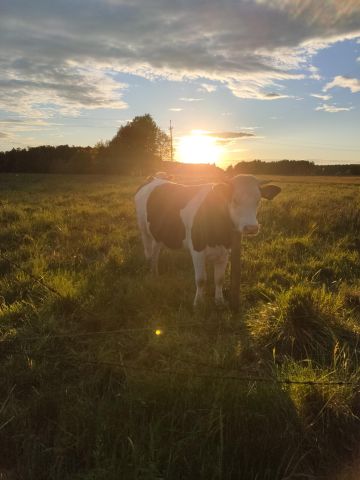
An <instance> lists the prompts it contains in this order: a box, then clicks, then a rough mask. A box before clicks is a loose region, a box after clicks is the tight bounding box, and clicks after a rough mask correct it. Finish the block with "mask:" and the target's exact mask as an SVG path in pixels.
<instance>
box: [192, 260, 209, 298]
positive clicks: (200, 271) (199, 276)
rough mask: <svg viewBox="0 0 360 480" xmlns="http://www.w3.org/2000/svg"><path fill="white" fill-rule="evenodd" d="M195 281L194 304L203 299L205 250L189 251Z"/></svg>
mask: <svg viewBox="0 0 360 480" xmlns="http://www.w3.org/2000/svg"><path fill="white" fill-rule="evenodd" d="M191 256H192V260H193V264H194V270H195V282H196V295H195V299H194V306H197V305H199V304H200V303H201V302H203V301H204V297H205V285H206V256H205V252H195V251H193V252H191Z"/></svg>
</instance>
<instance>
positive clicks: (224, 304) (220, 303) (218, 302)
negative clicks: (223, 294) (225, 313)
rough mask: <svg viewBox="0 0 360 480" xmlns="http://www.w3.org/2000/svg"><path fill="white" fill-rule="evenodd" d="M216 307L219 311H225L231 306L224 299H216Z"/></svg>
mask: <svg viewBox="0 0 360 480" xmlns="http://www.w3.org/2000/svg"><path fill="white" fill-rule="evenodd" d="M215 306H216V308H217V309H218V310H225V309H227V308H229V305H228V304H227V302H225V300H224V299H223V298H216V299H215Z"/></svg>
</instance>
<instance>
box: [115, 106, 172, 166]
mask: <svg viewBox="0 0 360 480" xmlns="http://www.w3.org/2000/svg"><path fill="white" fill-rule="evenodd" d="M168 145H170V140H169V137H168V135H166V134H165V133H164V132H163V131H162V130H160V128H159V127H158V126H157V125H156V123H155V121H154V120H153V118H152V117H151V115H149V114H146V115H143V116H139V117H135V118H134V119H133V120H132V121H131V122H128V123H127V124H126V125H124V126H122V127H120V128H119V130H118V132H117V134H116V135H115V137H114V138H113V139H112V140H111V141H110V143H109V146H108V162H109V163H108V168H109V170H110V171H112V172H116V173H135V174H144V173H148V172H151V171H153V170H154V169H156V168H158V167H159V165H160V162H161V160H165V159H166V158H164V157H166V156H167V155H168V150H169V146H168Z"/></svg>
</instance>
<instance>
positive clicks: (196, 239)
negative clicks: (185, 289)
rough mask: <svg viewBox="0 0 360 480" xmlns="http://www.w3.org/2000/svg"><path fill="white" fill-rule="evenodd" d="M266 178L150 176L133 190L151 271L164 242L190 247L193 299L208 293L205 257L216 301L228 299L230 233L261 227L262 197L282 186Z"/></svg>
mask: <svg viewBox="0 0 360 480" xmlns="http://www.w3.org/2000/svg"><path fill="white" fill-rule="evenodd" d="M267 183H268V182H266V181H260V180H258V179H257V178H255V177H253V176H252V175H237V176H235V177H233V178H232V179H230V180H229V181H226V182H221V183H206V184H201V185H183V184H179V183H175V182H173V181H172V179H171V178H170V177H169V176H168V175H167V174H166V173H164V172H159V173H158V174H156V175H155V176H153V177H148V179H147V181H146V182H145V183H144V184H143V185H141V186H140V187H139V188H138V190H137V192H136V194H135V206H136V213H137V221H138V225H139V229H140V232H141V237H142V241H143V245H144V252H145V257H146V259H147V260H148V261H149V262H150V265H151V270H152V272H153V273H154V274H156V275H157V274H158V261H159V254H160V251H161V249H162V247H163V246H166V247H168V248H171V249H179V248H182V247H186V248H187V249H188V250H189V251H190V253H191V256H192V261H193V265H194V270H195V282H196V294H195V299H194V305H195V306H197V305H199V304H200V303H201V302H202V301H203V299H204V294H205V284H206V260H207V259H209V260H210V261H212V262H213V264H214V281H215V303H216V304H218V305H222V304H224V296H223V282H224V276H225V270H226V266H227V263H228V258H229V250H230V247H231V241H232V240H231V239H232V233H233V232H234V230H235V231H237V232H241V233H242V234H245V235H256V234H257V233H258V232H259V228H260V226H259V224H258V221H257V218H256V212H257V208H258V205H259V202H260V199H261V198H266V199H268V200H272V199H273V198H274V197H275V196H276V195H277V194H278V193H279V192H280V191H281V189H280V188H279V187H277V186H275V185H268V184H267Z"/></svg>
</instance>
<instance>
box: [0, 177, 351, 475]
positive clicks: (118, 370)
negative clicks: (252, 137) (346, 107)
mask: <svg viewBox="0 0 360 480" xmlns="http://www.w3.org/2000/svg"><path fill="white" fill-rule="evenodd" d="M142 180H143V178H140V177H138V178H134V177H120V176H95V175H94V176H90V175H89V176H84V175H79V176H76V175H69V176H66V175H64V176H61V175H52V176H51V175H25V174H20V175H10V174H7V175H6V174H3V175H1V176H0V202H1V203H0V227H1V228H0V254H1V257H0V357H1V362H0V374H1V382H0V478H3V479H11V480H15V479H37V480H41V479H54V480H55V479H56V480H58V479H59V480H60V479H61V480H65V479H74V480H80V479H81V480H112V479H114V480H115V479H126V480H127V479H129V480H131V479H133V480H135V479H136V480H137V479H141V480H155V479H156V480H160V479H196V480H198V479H206V480H215V479H219V480H220V479H241V480H285V479H314V478H319V479H322V478H323V479H330V480H335V479H336V480H350V479H351V480H354V479H355V478H358V476H357V475H358V472H359V468H360V466H359V455H360V451H359V444H360V443H359V442H360V419H359V415H360V382H359V373H360V370H359V367H360V363H359V362H360V358H359V355H360V342H359V334H360V184H359V182H358V181H356V179H354V180H353V181H352V180H351V179H350V180H349V179H345V180H344V181H342V179H341V178H339V177H337V178H335V179H334V181H333V180H331V179H328V180H327V181H324V180H323V179H321V180H319V181H316V178H315V179H312V181H307V179H306V178H305V177H304V178H296V177H289V178H287V177H282V178H280V179H279V182H278V183H277V184H278V185H279V186H281V187H282V192H281V194H280V195H279V196H278V197H276V199H274V200H273V201H272V202H266V201H265V200H264V201H263V203H262V204H261V207H260V210H259V214H258V218H259V221H260V223H261V225H262V228H261V232H260V234H259V235H258V236H256V237H254V238H245V239H244V242H243V249H242V259H241V265H242V274H241V290H240V299H241V300H240V304H241V307H240V311H239V312H238V313H237V314H232V312H231V311H230V309H228V308H223V309H218V308H216V307H215V305H214V304H213V301H212V291H213V285H212V282H209V286H208V294H209V295H208V296H209V299H208V301H207V302H206V304H205V305H203V306H202V307H201V308H199V309H196V310H194V309H193V306H192V302H193V297H194V293H195V286H194V274H193V268H192V264H191V258H190V255H189V253H188V252H186V251H185V250H179V251H167V250H164V251H163V252H162V254H161V257H160V276H159V277H158V278H153V277H152V276H151V274H150V273H149V271H148V267H147V265H146V262H145V260H144V256H143V251H142V245H141V242H140V236H139V232H138V229H137V225H136V219H135V210H134V203H133V195H134V192H135V190H136V188H137V186H138V185H139V184H140V182H141V181H142ZM210 272H211V268H210V267H209V273H210ZM229 292H230V275H229V272H227V279H226V284H225V293H226V295H227V296H229Z"/></svg>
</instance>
